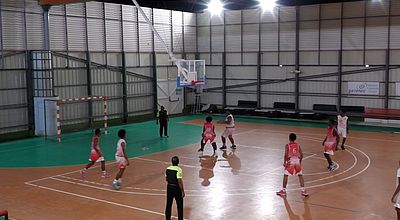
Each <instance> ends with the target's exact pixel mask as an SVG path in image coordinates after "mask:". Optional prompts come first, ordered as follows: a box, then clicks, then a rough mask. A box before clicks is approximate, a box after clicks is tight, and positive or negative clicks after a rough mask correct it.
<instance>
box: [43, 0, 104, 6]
mask: <svg viewBox="0 0 400 220" xmlns="http://www.w3.org/2000/svg"><path fill="white" fill-rule="evenodd" d="M87 1H90V0H39V5H63V4H70V3H78V2H87ZM110 2H111V1H110Z"/></svg>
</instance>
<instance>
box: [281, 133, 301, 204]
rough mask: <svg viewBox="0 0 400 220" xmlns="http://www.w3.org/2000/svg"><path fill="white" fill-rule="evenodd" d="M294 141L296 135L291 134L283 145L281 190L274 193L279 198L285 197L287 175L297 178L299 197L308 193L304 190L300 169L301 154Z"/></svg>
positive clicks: (298, 146)
mask: <svg viewBox="0 0 400 220" xmlns="http://www.w3.org/2000/svg"><path fill="white" fill-rule="evenodd" d="M296 139H297V137H296V134H294V133H291V134H290V135H289V143H288V144H286V145H285V156H284V159H283V167H284V168H285V171H284V172H285V173H284V174H283V188H282V190H281V191H279V192H277V193H276V194H277V195H279V196H286V186H287V183H288V176H289V175H290V176H296V175H297V176H299V182H300V186H301V195H302V196H308V193H307V191H306V190H305V188H304V178H303V172H302V169H301V162H302V159H303V152H302V151H301V148H300V145H299V144H298V143H297V142H296Z"/></svg>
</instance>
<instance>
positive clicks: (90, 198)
mask: <svg viewBox="0 0 400 220" xmlns="http://www.w3.org/2000/svg"><path fill="white" fill-rule="evenodd" d="M25 184H27V185H30V186H33V187H37V188H41V189H46V190H50V191H54V192H58V193H63V194H66V195H70V196H76V197H79V198H83V199H89V200H93V201H97V202H103V203H107V204H110V205H115V206H120V207H124V208H129V209H134V210H137V211H142V212H147V213H150V214H154V215H160V216H165V214H164V213H160V212H155V211H151V210H147V209H143V208H138V207H135V206H130V205H124V204H121V203H116V202H111V201H108V200H104V199H97V198H94V197H90V196H84V195H80V194H76V193H72V192H67V191H64V190H58V189H54V188H50V187H46V186H40V185H36V184H33V183H25ZM172 217H173V218H176V219H177V217H175V216H172ZM186 220H188V219H186Z"/></svg>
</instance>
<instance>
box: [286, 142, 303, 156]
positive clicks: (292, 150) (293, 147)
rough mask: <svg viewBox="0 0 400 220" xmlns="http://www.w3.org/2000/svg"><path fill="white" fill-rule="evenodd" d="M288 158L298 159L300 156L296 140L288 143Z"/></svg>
mask: <svg viewBox="0 0 400 220" xmlns="http://www.w3.org/2000/svg"><path fill="white" fill-rule="evenodd" d="M287 155H288V159H289V160H290V159H299V158H300V157H301V154H300V145H299V144H298V143H296V142H294V141H293V142H292V141H291V142H289V144H288V154H287Z"/></svg>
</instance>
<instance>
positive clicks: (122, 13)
mask: <svg viewBox="0 0 400 220" xmlns="http://www.w3.org/2000/svg"><path fill="white" fill-rule="evenodd" d="M0 2H1V4H0V5H1V10H0V24H1V30H0V50H1V51H2V52H1V55H2V57H1V62H0V65H1V66H0V81H1V82H0V93H1V96H2V97H4V98H2V99H1V101H0V133H1V132H11V131H16V130H26V129H27V127H28V113H27V97H26V96H27V90H26V86H27V85H26V81H25V78H26V74H27V73H28V69H27V66H26V65H25V64H26V63H27V62H28V61H27V60H26V57H27V56H26V55H25V51H28V50H43V49H44V36H43V32H44V30H43V15H42V9H41V8H40V6H38V4H37V0H24V1H8V0H7V1H5V0H0ZM143 10H144V11H145V13H146V15H147V16H148V17H149V18H150V20H153V19H154V20H153V22H154V24H155V27H156V29H157V30H158V31H159V32H160V35H161V37H162V38H163V39H164V41H165V42H166V43H167V44H168V47H169V48H171V49H173V51H174V52H175V53H177V57H183V56H187V57H191V58H192V59H193V58H194V57H195V53H196V52H197V45H196V43H197V33H196V25H197V23H196V15H195V14H193V13H187V12H184V13H183V12H177V11H169V10H159V9H150V8H143ZM49 18H50V49H51V50H52V51H54V53H53V59H54V60H53V67H54V92H55V94H56V95H58V96H60V97H61V98H74V97H85V96H88V95H92V96H95V95H105V96H109V97H110V100H109V102H108V104H109V114H110V118H121V117H122V116H137V115H143V114H149V113H153V111H154V98H155V94H154V90H155V89H154V80H153V63H152V62H153V61H152V60H153V59H152V52H153V42H154V51H155V52H156V53H157V55H156V57H157V59H156V60H157V64H156V65H157V66H158V67H157V68H156V69H157V72H160V73H163V72H164V71H163V68H168V69H169V71H168V72H169V78H168V79H169V80H168V83H166V84H165V85H168V88H170V89H171V90H173V89H176V85H175V84H176V82H175V79H174V78H176V71H177V70H176V69H174V68H173V67H172V66H171V63H170V62H169V61H168V58H167V59H164V58H165V56H166V51H165V48H164V47H163V45H162V44H161V43H160V42H159V41H158V40H157V39H155V38H154V36H153V33H152V32H151V30H150V29H149V26H148V24H147V23H146V22H145V20H144V18H143V17H142V16H141V15H140V14H138V11H137V9H136V8H135V7H132V6H127V5H119V4H108V3H100V2H87V3H77V4H68V5H59V6H53V7H51V9H50V11H49ZM14 51H21V53H16V54H14ZM87 51H89V53H88V52H87ZM8 54H9V55H8ZM88 54H89V55H90V56H89V57H88ZM124 60H125V63H123V61H124ZM89 61H90V64H89ZM88 71H90V75H88ZM124 72H126V93H125V94H126V96H124V95H125V94H124V91H123V81H124V77H123V76H124ZM160 75H162V74H160ZM161 78H164V77H163V76H161V77H160V80H161V81H162V80H163V79H161ZM8 81H12V83H8ZM89 82H90V83H91V85H89ZM159 86H161V87H163V85H159ZM174 86H175V87H174ZM89 93H91V94H89ZM125 102H126V112H124V103H125ZM166 104H170V103H166ZM102 105H103V104H102V102H93V117H94V120H100V119H102V116H103V106H102ZM173 105H175V103H174V104H171V106H173ZM180 105H182V106H181V107H180V108H176V107H173V108H174V109H176V111H177V112H175V113H180V112H181V111H182V108H183V100H182V102H181V103H180ZM89 109H90V107H89V103H87V102H86V103H79V104H76V103H71V104H65V105H62V106H61V111H62V119H63V121H64V122H65V124H75V123H86V122H87V121H88V117H89V113H90V110H89ZM15 112H18V114H13V113H15Z"/></svg>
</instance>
